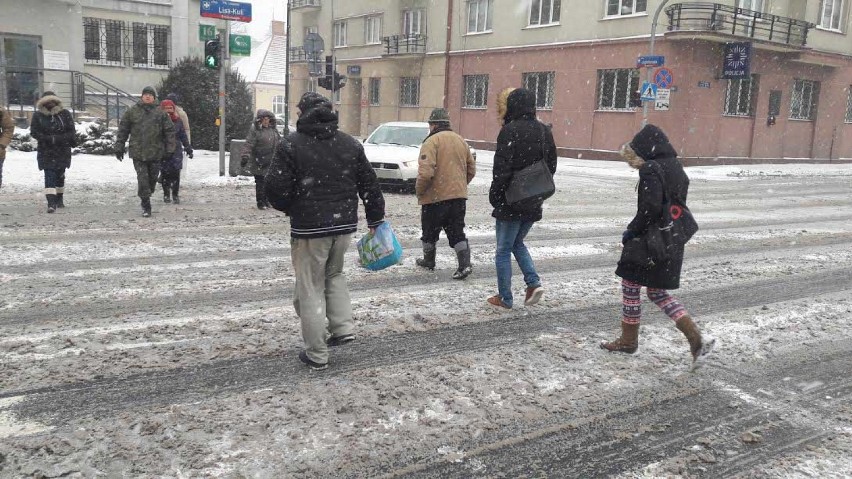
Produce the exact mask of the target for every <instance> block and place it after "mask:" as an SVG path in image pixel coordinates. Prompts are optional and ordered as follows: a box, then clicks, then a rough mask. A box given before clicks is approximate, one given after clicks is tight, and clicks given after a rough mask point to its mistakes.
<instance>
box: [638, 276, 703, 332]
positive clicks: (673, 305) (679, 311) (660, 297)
mask: <svg viewBox="0 0 852 479" xmlns="http://www.w3.org/2000/svg"><path fill="white" fill-rule="evenodd" d="M641 291H642V285H641V284H639V283H634V282H633V281H628V280H626V279H622V280H621V293H622V299H621V309H622V312H623V316H622V321H624V322H625V323H627V324H639V319H640V318H641V317H642V301H641V300H640V299H639V296H640V292H641ZM648 299H650V300H651V301H653V302H654V304H656V305H657V306H658V307H659V308H660V309H662V310H663V312H664V313H666V315H667V316H668V317H670V318H672V320H673V321H677V320H678V319H680V318H681V317H683V316H686V315H687V314H689V312H688V311H687V310H686V308H685V307H684V306H683V304H681V303H680V301H678V300H677V298H675V297H674V296H672V295H670V294H669V293H668V291H666V290H664V289H656V288H648Z"/></svg>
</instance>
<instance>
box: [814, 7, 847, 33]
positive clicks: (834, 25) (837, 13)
mask: <svg viewBox="0 0 852 479" xmlns="http://www.w3.org/2000/svg"><path fill="white" fill-rule="evenodd" d="M843 2H844V0H822V5H821V6H820V12H819V13H820V15H819V26H820V27H822V28H827V29H829V30H837V31H840V27H841V25H842V23H841V19H842V17H843Z"/></svg>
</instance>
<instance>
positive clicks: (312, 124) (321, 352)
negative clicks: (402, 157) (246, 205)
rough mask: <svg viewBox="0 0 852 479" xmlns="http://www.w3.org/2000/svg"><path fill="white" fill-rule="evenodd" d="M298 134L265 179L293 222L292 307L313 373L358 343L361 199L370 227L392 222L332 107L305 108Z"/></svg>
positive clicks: (307, 99) (319, 103) (309, 102)
mask: <svg viewBox="0 0 852 479" xmlns="http://www.w3.org/2000/svg"><path fill="white" fill-rule="evenodd" d="M298 108H299V111H300V117H299V120H298V121H297V122H296V131H295V132H294V133H290V134H289V135H288V136H287V138H285V139H283V140H282V141H281V143H280V144H279V146H278V148H277V150H276V153H275V158H274V160H273V162H272V166H271V168H269V174H268V175H267V177H266V194H267V195H268V197H269V200H270V202H271V204H272V206H273V207H274V208H275V209H277V210H279V211H283V212H284V213H285V214H286V215H287V216H289V217H290V256H291V258H292V261H293V270H294V273H295V276H296V286H295V288H294V291H293V307H294V308H295V309H296V314H297V315H299V318H300V320H301V323H302V338H303V339H304V341H305V350H304V351H302V352H301V353H300V354H299V359H300V360H301V361H302V362H303V363H305V364H307V365H308V366H309V367H311V368H312V369H325V368H326V367H327V366H328V346H336V345H339V344H344V343H348V342H351V341H353V340H354V339H355V333H354V329H355V323H354V321H353V319H352V301H351V300H350V299H349V288H348V287H347V285H346V277H345V276H344V275H343V256H344V253H346V250H347V249H348V248H349V243H350V241H351V237H352V233H354V232H355V230H356V229H357V227H358V198H359V197H360V198H361V201H362V202H363V203H364V210H365V212H366V216H367V226H368V227H369V228H371V229H374V228H376V227H377V226H379V225H380V224H381V223H382V222H383V221H384V217H385V199H384V197H383V196H382V191H381V189H380V188H379V182H378V179H377V178H376V173H375V172H374V171H373V168H372V167H371V166H370V163H369V161H367V156H366V155H365V154H364V148H363V146H362V145H361V143H360V142H359V141H358V140H356V139H354V138H352V137H351V136H349V135H347V134H346V133H343V132H341V131H339V130H338V126H337V114H336V113H335V112H334V111H333V109H332V108H333V106H332V104H331V102H330V101H329V100H328V99H327V98H325V97H323V96H322V95H319V94H317V93H310V92H309V93H305V94H304V95H303V96H302V98H301V99H300V101H299V105H298Z"/></svg>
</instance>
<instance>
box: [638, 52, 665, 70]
mask: <svg viewBox="0 0 852 479" xmlns="http://www.w3.org/2000/svg"><path fill="white" fill-rule="evenodd" d="M665 64H666V57H664V56H662V55H642V56H640V57H639V59H638V60H636V66H637V67H649V68H650V67H661V66H663V65H665Z"/></svg>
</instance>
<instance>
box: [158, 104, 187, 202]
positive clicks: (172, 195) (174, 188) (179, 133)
mask: <svg viewBox="0 0 852 479" xmlns="http://www.w3.org/2000/svg"><path fill="white" fill-rule="evenodd" d="M175 106H176V105H175V102H173V101H172V100H163V101H162V102H160V108H162V109H163V111H165V112H166V113H168V115H169V118H171V120H172V123H173V124H174V125H175V139H176V140H177V141H176V142H175V146H176V148H175V151H173V152H172V153H170V154H167V155H166V156H165V157H164V158H163V162H162V163H161V164H160V182H161V183H162V184H163V202H164V203H171V202H172V201H174V202H175V204H176V205H179V204H180V172H181V170H182V169H183V152H184V151H186V156H188V157H189V158H190V159H191V158H192V145H190V143H189V135H187V134H186V130H185V129H184V126H183V120H181V118H180V116H179V115H178V113H177V110H176V109H175Z"/></svg>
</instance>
